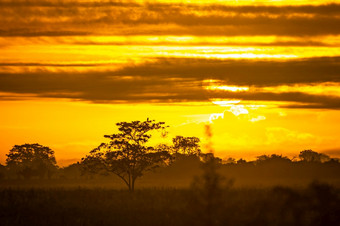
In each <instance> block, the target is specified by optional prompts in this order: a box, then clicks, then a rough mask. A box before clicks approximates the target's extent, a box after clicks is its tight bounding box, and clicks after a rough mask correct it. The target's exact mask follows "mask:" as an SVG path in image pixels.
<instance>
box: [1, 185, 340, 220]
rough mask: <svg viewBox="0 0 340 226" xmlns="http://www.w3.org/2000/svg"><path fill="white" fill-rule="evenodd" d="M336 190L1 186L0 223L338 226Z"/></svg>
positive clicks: (339, 199) (339, 207)
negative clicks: (214, 190)
mask: <svg viewBox="0 0 340 226" xmlns="http://www.w3.org/2000/svg"><path fill="white" fill-rule="evenodd" d="M339 213H340V191H339V189H336V188H334V187H332V186H329V185H327V184H320V183H312V184H310V185H309V186H308V187H306V188H300V189H298V188H288V187H273V188H262V189H250V188H243V189H241V188H237V189H232V188H228V189H220V190H219V192H210V193H209V194H207V191H205V190H200V189H199V188H190V189H189V188H188V189H170V188H168V189H165V188H164V189H140V190H136V191H135V192H134V193H130V192H128V191H126V190H115V189H107V188H106V189H105V188H84V187H83V188H81V187H73V188H71V187H69V188H61V187H60V188H28V189H25V188H23V187H21V188H2V189H1V190H0V222H1V225H11V226H12V225H49V226H52V225H140V226H143V225H148V226H150V225H155V226H156V225H157V226H161V225H164V226H167V225H176V226H179V225H323V226H324V225H340V215H339Z"/></svg>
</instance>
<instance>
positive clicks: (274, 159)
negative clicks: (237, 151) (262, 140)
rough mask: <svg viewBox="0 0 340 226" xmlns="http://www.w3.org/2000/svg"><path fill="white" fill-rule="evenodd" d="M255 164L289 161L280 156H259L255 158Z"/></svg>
mask: <svg viewBox="0 0 340 226" xmlns="http://www.w3.org/2000/svg"><path fill="white" fill-rule="evenodd" d="M256 158H257V159H256V163H275V164H277V163H279V162H281V163H290V162H291V160H290V159H289V158H288V157H286V156H282V155H277V154H272V155H260V156H257V157H256Z"/></svg>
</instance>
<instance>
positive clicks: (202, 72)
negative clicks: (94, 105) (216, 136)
mask: <svg viewBox="0 0 340 226" xmlns="http://www.w3.org/2000/svg"><path fill="white" fill-rule="evenodd" d="M339 62H340V61H339V59H338V58H314V59H304V60H290V61H282V62H279V61H249V60H206V59H159V60H158V61H157V62H154V63H146V64H144V65H137V66H129V67H125V68H123V69H120V70H117V71H107V72H84V73H66V72H63V73H52V72H36V73H1V74H0V92H5V93H16V94H35V95H38V96H40V97H55V98H71V99H76V100H87V101H93V102H117V101H118V102H122V101H123V102H162V103H168V102H187V101H197V102H201V101H209V99H211V98H227V99H241V100H245V101H275V102H282V103H283V104H284V102H286V103H289V105H286V106H285V107H289V108H329V109H339V108H340V97H337V96H327V95H314V94H308V93H301V92H282V93H271V92H263V91H261V89H260V91H256V89H254V90H255V91H250V92H226V91H216V90H215V91H213V90H206V89H205V87H204V85H206V84H205V80H207V79H219V80H222V81H224V82H225V83H226V84H228V85H247V86H251V87H265V86H278V85H283V84H288V85H294V84H315V83H321V82H340V63H339ZM23 65H24V66H25V64H23ZM17 66H22V65H21V64H18V65H17ZM64 66H65V65H64ZM71 67H72V66H71Z"/></svg>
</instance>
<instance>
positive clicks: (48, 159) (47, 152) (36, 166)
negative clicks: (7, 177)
mask: <svg viewBox="0 0 340 226" xmlns="http://www.w3.org/2000/svg"><path fill="white" fill-rule="evenodd" d="M6 156H7V159H6V165H7V167H8V168H9V170H10V171H12V172H14V173H15V174H16V175H18V176H23V177H24V178H27V179H29V178H31V177H34V176H36V177H40V178H43V177H45V176H47V177H48V178H50V177H51V176H52V174H53V173H54V172H55V171H56V169H57V165H56V160H55V157H54V151H53V150H51V149H50V148H49V147H46V146H42V145H40V144H23V145H15V146H14V147H13V148H12V149H11V150H10V151H9V153H8V154H7V155H6Z"/></svg>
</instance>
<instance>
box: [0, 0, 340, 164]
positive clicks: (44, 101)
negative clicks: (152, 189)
mask: <svg viewBox="0 0 340 226" xmlns="http://www.w3.org/2000/svg"><path fill="white" fill-rule="evenodd" d="M339 24H340V1H317V0H314V1H305V0H301V1H299V0H298V1H284V0H275V1H269V0H267V1H261V0H234V1H219V0H216V1H179V0H178V1H170V0H164V1H111V0H106V1H100V0H98V1H93V0H25V1H23V0H13V1H10V0H3V1H1V2H0V53H1V54H0V116H1V117H0V133H1V137H0V163H4V162H5V159H6V156H5V154H6V153H7V152H8V150H9V149H10V148H11V147H12V146H14V145H16V144H23V143H40V144H42V145H46V146H49V147H50V148H52V149H53V150H55V154H56V158H57V160H58V163H59V164H60V165H67V164H69V163H72V162H75V161H77V160H79V159H80V158H81V157H83V156H84V155H85V154H87V153H88V152H89V151H90V150H91V149H93V148H95V147H96V146H97V145H99V144H100V143H101V142H103V141H105V139H103V135H104V134H112V133H114V132H116V128H115V123H117V122H120V121H131V120H146V118H147V117H149V118H152V119H156V120H157V121H165V122H166V123H167V124H168V125H169V126H170V128H169V131H170V133H169V137H168V139H165V140H161V138H160V137H155V142H156V141H157V142H165V143H166V142H169V140H170V139H171V138H172V137H174V136H176V135H184V136H198V137H200V138H201V140H202V142H203V144H204V142H205V138H204V125H205V124H210V125H211V127H212V130H213V144H214V149H215V151H216V154H217V155H218V156H220V157H222V158H225V157H235V158H240V157H243V158H246V159H252V158H254V157H256V156H258V155H261V154H271V153H276V154H283V155H288V156H290V157H293V156H296V155H297V154H298V153H299V152H300V151H302V150H304V149H313V150H314V151H318V152H324V153H327V154H330V155H331V156H334V157H340V139H339V137H340V136H339V135H340V129H339V128H340V127H339V126H338V125H339V124H340V114H339V113H340V111H339V110H340V26H339Z"/></svg>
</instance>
